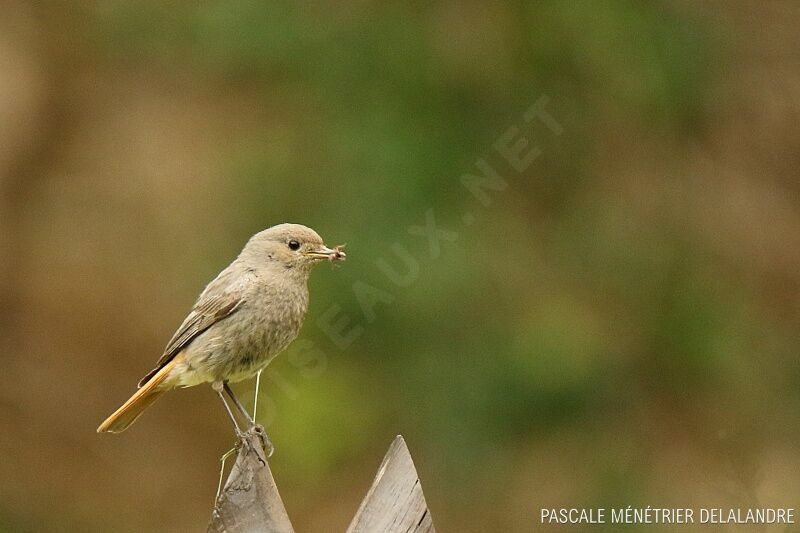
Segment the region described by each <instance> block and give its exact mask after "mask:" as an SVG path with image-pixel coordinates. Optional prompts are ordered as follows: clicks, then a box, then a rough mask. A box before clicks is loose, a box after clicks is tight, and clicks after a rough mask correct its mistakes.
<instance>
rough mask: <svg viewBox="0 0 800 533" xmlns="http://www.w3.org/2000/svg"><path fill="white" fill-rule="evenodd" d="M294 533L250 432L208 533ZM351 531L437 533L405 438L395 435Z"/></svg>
mask: <svg viewBox="0 0 800 533" xmlns="http://www.w3.org/2000/svg"><path fill="white" fill-rule="evenodd" d="M256 532H258V533H294V529H293V528H292V524H291V522H290V521H289V515H288V514H287V513H286V508H285V507H284V506H283V501H282V500H281V497H280V494H278V488H277V487H276V486H275V480H274V479H273V478H272V472H271V471H270V469H269V465H268V464H267V458H266V456H265V455H264V449H263V448H262V441H261V438H260V436H259V435H258V434H256V433H252V432H251V433H248V434H246V435H245V438H244V439H243V441H242V446H241V448H240V449H239V454H238V456H237V457H236V463H235V464H234V465H233V468H232V469H231V473H230V475H229V476H228V480H227V481H226V482H225V488H224V490H223V491H222V494H220V497H219V499H218V500H217V503H216V505H215V506H214V512H213V514H212V515H211V523H210V524H209V525H208V533H256ZM347 533H435V530H434V528H433V519H432V518H431V513H430V511H429V510H428V504H427V503H426V502H425V495H424V494H423V493H422V486H421V485H420V482H419V476H418V474H417V470H416V468H414V461H413V460H412V459H411V454H410V453H409V452H408V447H407V446H406V443H405V441H404V440H403V437H402V436H400V435H398V436H397V438H395V439H394V442H392V445H391V446H390V447H389V451H388V452H387V453H386V456H385V457H384V458H383V463H381V467H380V469H379V470H378V474H377V475H376V476H375V481H373V482H372V487H370V489H369V491H368V492H367V496H366V497H365V498H364V501H362V502H361V506H360V507H359V509H358V512H357V513H356V516H355V518H353V521H352V522H351V523H350V527H348V528H347Z"/></svg>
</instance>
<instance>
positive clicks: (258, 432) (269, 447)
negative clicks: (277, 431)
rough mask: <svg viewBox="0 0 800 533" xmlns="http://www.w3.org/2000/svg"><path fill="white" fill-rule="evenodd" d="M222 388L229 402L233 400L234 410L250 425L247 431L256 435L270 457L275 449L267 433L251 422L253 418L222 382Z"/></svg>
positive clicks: (260, 426) (225, 383)
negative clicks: (228, 397)
mask: <svg viewBox="0 0 800 533" xmlns="http://www.w3.org/2000/svg"><path fill="white" fill-rule="evenodd" d="M222 388H223V390H224V391H225V392H227V393H228V396H230V398H231V400H233V403H234V404H235V405H236V408H237V409H238V410H239V412H240V413H241V414H242V416H243V417H245V418H246V419H247V422H248V423H249V424H250V427H249V429H248V431H252V432H253V433H255V434H256V435H258V437H259V438H260V439H261V443H262V444H263V445H264V449H265V450H266V451H267V457H272V452H274V451H275V447H274V446H273V445H272V441H271V440H269V437H268V436H267V432H266V431H264V426H262V425H260V424H256V422H255V420H253V418H252V417H251V416H250V413H248V412H247V410H246V409H245V408H244V406H243V405H242V402H240V401H239V398H237V397H236V395H235V394H234V393H233V389H231V386H230V385H228V382H227V381H223V382H222Z"/></svg>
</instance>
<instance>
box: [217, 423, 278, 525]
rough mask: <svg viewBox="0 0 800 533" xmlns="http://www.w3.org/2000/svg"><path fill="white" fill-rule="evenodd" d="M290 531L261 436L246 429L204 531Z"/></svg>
mask: <svg viewBox="0 0 800 533" xmlns="http://www.w3.org/2000/svg"><path fill="white" fill-rule="evenodd" d="M256 532H258V533H294V529H293V528H292V523H291V522H290V521H289V515H288V514H287V513H286V508H285V507H284V506H283V501H282V500H281V496H280V494H278V487H276V486H275V480H274V479H273V478H272V471H270V469H269V465H268V464H267V457H266V455H265V454H264V448H262V441H261V437H260V436H259V435H258V434H256V433H252V432H250V433H247V434H245V438H244V439H243V440H242V443H241V447H240V448H239V454H238V455H237V457H236V463H235V464H234V465H233V468H232V469H231V473H230V475H229V476H228V480H227V481H226V482H225V488H224V489H223V490H222V493H221V494H220V496H219V499H218V500H217V503H216V505H215V506H214V511H213V513H212V515H211V523H210V524H209V525H208V533H256Z"/></svg>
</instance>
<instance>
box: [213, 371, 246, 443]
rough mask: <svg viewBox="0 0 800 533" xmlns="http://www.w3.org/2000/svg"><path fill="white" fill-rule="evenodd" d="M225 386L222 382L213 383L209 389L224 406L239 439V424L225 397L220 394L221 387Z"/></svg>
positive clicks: (240, 435) (240, 431)
mask: <svg viewBox="0 0 800 533" xmlns="http://www.w3.org/2000/svg"><path fill="white" fill-rule="evenodd" d="M226 386H227V384H226V383H223V382H222V381H215V382H214V383H212V384H211V388H212V389H214V390H215V391H216V393H217V394H218V395H219V399H220V400H222V404H223V405H224V406H225V411H227V412H228V416H229V417H230V418H231V423H233V429H234V430H235V431H236V436H237V437H239V438H241V437H242V430H241V429H240V428H239V423H238V422H237V421H236V417H235V416H234V415H233V411H231V406H230V405H228V401H227V400H226V399H225V395H224V394H222V390H223V387H226Z"/></svg>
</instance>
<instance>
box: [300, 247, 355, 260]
mask: <svg viewBox="0 0 800 533" xmlns="http://www.w3.org/2000/svg"><path fill="white" fill-rule="evenodd" d="M303 255H305V256H306V257H308V258H310V259H327V260H328V261H344V260H345V258H346V257H347V254H345V253H344V250H342V249H341V247H340V246H337V247H335V248H328V247H327V246H325V245H324V244H323V245H322V246H320V247H319V248H317V249H316V250H310V251H308V252H305V253H304V254H303Z"/></svg>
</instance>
